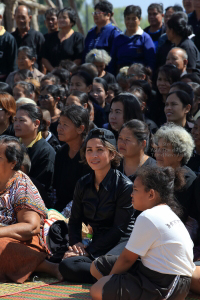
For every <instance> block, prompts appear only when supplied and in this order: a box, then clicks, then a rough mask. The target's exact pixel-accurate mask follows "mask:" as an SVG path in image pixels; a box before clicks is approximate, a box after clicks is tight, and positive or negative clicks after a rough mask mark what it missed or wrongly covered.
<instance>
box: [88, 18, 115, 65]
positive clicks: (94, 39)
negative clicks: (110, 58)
mask: <svg viewBox="0 0 200 300" xmlns="http://www.w3.org/2000/svg"><path fill="white" fill-rule="evenodd" d="M96 30H97V26H95V27H94V28H92V29H91V30H90V31H89V32H88V34H87V36H86V38H85V48H84V53H83V61H85V56H86V55H87V53H88V52H90V51H91V50H92V49H104V50H106V51H107V52H108V53H109V54H110V51H111V47H112V44H113V41H114V39H115V38H116V37H117V36H118V35H119V34H120V32H121V31H120V30H119V29H118V28H117V27H116V26H114V25H113V24H112V23H109V24H107V25H106V26H104V27H102V28H101V30H100V32H99V33H96Z"/></svg>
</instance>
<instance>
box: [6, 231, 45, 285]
mask: <svg viewBox="0 0 200 300" xmlns="http://www.w3.org/2000/svg"><path fill="white" fill-rule="evenodd" d="M46 257H47V252H46V250H45V248H44V247H43V246H41V244H40V240H39V236H34V237H33V238H32V239H31V240H29V241H26V242H21V241H18V240H15V239H12V238H0V282H9V281H14V282H16V283H23V282H24V281H25V280H27V279H28V277H29V276H30V275H31V274H32V273H33V272H34V271H35V269H36V268H37V267H38V266H39V265H40V264H41V263H42V262H43V261H44V260H45V258H46Z"/></svg>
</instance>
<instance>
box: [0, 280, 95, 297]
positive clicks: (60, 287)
mask: <svg viewBox="0 0 200 300" xmlns="http://www.w3.org/2000/svg"><path fill="white" fill-rule="evenodd" d="M89 288H90V285H86V284H84V285H73V284H68V283H67V282H61V283H58V284H52V285H49V286H45V287H41V288H37V289H33V290H29V291H26V292H22V293H19V294H16V295H12V296H6V297H5V298H3V299H5V300H11V299H12V300H14V299H15V300H20V299H26V300H40V299H50V300H54V299H55V300H61V299H62V300H64V299H71V300H91V297H90V293H89Z"/></svg>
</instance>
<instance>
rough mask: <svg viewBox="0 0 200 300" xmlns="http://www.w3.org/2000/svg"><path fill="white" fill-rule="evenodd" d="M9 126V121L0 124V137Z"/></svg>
mask: <svg viewBox="0 0 200 300" xmlns="http://www.w3.org/2000/svg"><path fill="white" fill-rule="evenodd" d="M9 125H10V122H9V120H6V121H5V122H4V123H2V124H0V135H1V134H2V133H4V131H6V129H7V128H8V126H9Z"/></svg>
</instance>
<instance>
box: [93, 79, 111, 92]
mask: <svg viewBox="0 0 200 300" xmlns="http://www.w3.org/2000/svg"><path fill="white" fill-rule="evenodd" d="M93 80H94V81H95V82H97V83H100V84H101V85H102V86H103V89H104V91H105V92H107V91H108V84H107V82H106V81H105V79H103V78H101V77H95V78H94V79H93Z"/></svg>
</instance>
